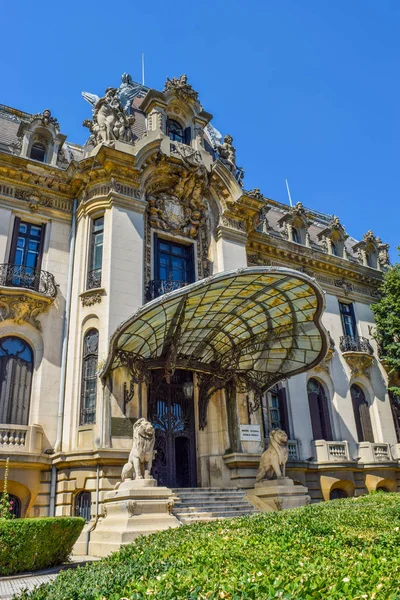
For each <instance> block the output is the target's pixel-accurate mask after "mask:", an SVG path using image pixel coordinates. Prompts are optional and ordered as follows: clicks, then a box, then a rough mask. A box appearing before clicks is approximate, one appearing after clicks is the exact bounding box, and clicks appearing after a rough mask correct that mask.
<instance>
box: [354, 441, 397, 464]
mask: <svg viewBox="0 0 400 600" xmlns="http://www.w3.org/2000/svg"><path fill="white" fill-rule="evenodd" d="M358 456H359V462H361V463H381V462H388V461H392V460H393V458H392V453H391V452H390V446H389V444H385V443H384V442H382V443H373V442H360V443H359V444H358Z"/></svg>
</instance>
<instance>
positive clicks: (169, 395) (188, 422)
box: [148, 371, 196, 487]
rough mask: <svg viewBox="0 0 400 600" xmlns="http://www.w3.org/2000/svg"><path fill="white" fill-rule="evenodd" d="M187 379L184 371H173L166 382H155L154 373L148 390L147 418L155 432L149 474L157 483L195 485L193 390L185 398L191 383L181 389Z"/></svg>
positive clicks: (188, 380) (178, 485)
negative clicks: (152, 457)
mask: <svg viewBox="0 0 400 600" xmlns="http://www.w3.org/2000/svg"><path fill="white" fill-rule="evenodd" d="M190 381H192V374H191V373H188V372H186V371H175V374H174V376H173V377H172V379H171V383H169V384H168V383H166V381H165V380H164V379H163V380H161V381H160V380H158V381H157V373H156V374H155V376H154V378H153V384H152V385H151V386H150V389H149V402H148V420H149V421H150V422H151V423H152V425H153V427H154V429H155V431H156V441H155V447H154V450H155V451H156V455H155V458H154V461H153V469H152V475H153V477H154V478H155V479H157V481H158V484H159V485H165V486H167V487H195V486H196V440H195V421H194V403H193V392H191V394H190V396H189V397H188V395H189V394H188V391H191V390H190V389H189V390H188V387H189V388H190V386H185V388H184V384H185V383H186V382H190ZM192 389H193V386H192ZM184 390H185V391H184ZM185 392H186V393H185Z"/></svg>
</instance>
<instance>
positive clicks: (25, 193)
mask: <svg viewBox="0 0 400 600" xmlns="http://www.w3.org/2000/svg"><path fill="white" fill-rule="evenodd" d="M14 196H15V198H17V199H18V200H24V201H25V202H27V203H28V206H29V208H30V209H31V210H32V211H36V210H38V209H39V208H40V207H41V206H48V207H51V206H53V204H54V198H49V197H48V196H43V195H42V194H37V193H36V192H31V191H30V190H23V189H19V188H16V190H15V194H14Z"/></svg>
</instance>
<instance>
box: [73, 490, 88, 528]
mask: <svg viewBox="0 0 400 600" xmlns="http://www.w3.org/2000/svg"><path fill="white" fill-rule="evenodd" d="M91 505H92V494H91V493H90V492H79V494H77V495H76V496H75V516H76V517H82V518H83V519H85V521H86V522H88V521H90V508H91Z"/></svg>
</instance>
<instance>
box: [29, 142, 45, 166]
mask: <svg viewBox="0 0 400 600" xmlns="http://www.w3.org/2000/svg"><path fill="white" fill-rule="evenodd" d="M31 158H33V159H34V160H39V161H40V162H44V160H45V158H46V146H45V145H44V144H39V143H36V144H32V148H31Z"/></svg>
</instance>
